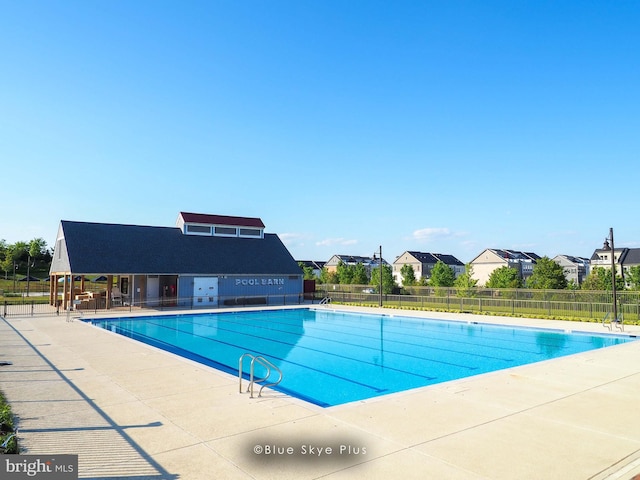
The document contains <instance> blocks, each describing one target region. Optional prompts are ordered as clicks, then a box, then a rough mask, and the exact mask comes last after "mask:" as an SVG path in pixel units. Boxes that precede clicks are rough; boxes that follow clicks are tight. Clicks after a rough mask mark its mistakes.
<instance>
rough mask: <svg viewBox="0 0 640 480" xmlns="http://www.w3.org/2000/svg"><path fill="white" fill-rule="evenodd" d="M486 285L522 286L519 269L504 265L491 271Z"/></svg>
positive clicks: (490, 286) (500, 286) (491, 286)
mask: <svg viewBox="0 0 640 480" xmlns="http://www.w3.org/2000/svg"><path fill="white" fill-rule="evenodd" d="M485 286H486V287H487V288H520V287H522V279H521V278H520V273H518V270H516V269H515V268H511V267H507V266H504V267H500V268H496V269H495V270H494V271H493V272H491V275H489V280H487V283H486V285H485Z"/></svg>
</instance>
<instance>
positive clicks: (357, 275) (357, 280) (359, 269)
mask: <svg viewBox="0 0 640 480" xmlns="http://www.w3.org/2000/svg"><path fill="white" fill-rule="evenodd" d="M352 282H353V283H354V284H356V285H366V284H367V283H369V274H368V272H367V269H366V267H365V266H364V265H363V264H362V262H358V263H357V264H356V265H355V267H353V278H352Z"/></svg>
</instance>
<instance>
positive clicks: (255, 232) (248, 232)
mask: <svg viewBox="0 0 640 480" xmlns="http://www.w3.org/2000/svg"><path fill="white" fill-rule="evenodd" d="M240 236H241V237H259V236H260V230H259V229H257V228H241V229H240Z"/></svg>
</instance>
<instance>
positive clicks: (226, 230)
mask: <svg viewBox="0 0 640 480" xmlns="http://www.w3.org/2000/svg"><path fill="white" fill-rule="evenodd" d="M214 232H215V234H216V235H233V236H234V237H235V236H236V235H237V231H236V229H235V228H233V227H215V230H214Z"/></svg>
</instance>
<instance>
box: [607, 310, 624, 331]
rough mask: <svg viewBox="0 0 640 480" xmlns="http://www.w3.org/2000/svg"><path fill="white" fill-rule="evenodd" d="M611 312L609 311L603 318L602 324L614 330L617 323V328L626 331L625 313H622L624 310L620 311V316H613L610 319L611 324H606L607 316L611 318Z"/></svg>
mask: <svg viewBox="0 0 640 480" xmlns="http://www.w3.org/2000/svg"><path fill="white" fill-rule="evenodd" d="M610 313H611V312H609V313H607V314H606V315H605V316H604V318H603V319H602V326H603V327H607V328H608V329H609V330H613V328H612V327H613V326H614V325H615V327H616V328H617V329H619V330H621V331H623V332H624V315H623V314H622V312H621V313H620V315H618V318H613V316H612V317H611V320H609V325H606V322H607V318H609V315H610Z"/></svg>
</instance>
